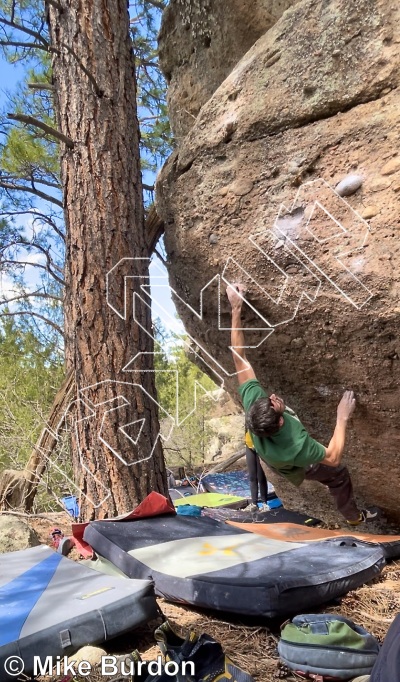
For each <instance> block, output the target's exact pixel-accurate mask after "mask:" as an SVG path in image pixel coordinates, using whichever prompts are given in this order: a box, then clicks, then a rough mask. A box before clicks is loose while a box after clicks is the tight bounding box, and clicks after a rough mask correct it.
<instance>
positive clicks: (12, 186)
mask: <svg viewBox="0 0 400 682" xmlns="http://www.w3.org/2000/svg"><path fill="white" fill-rule="evenodd" d="M0 187H2V188H3V189H12V190H17V191H19V192H29V193H30V194H34V195H35V196H37V197H39V198H40V199H43V200H44V201H49V202H50V203H51V204H55V205H56V206H59V207H60V208H64V207H63V203H62V201H60V200H59V199H56V198H55V197H52V196H51V195H50V194H46V193H45V192H41V191H40V190H39V189H35V188H33V187H25V185H16V184H14V183H13V184H12V183H10V182H3V181H2V180H1V179H0Z"/></svg>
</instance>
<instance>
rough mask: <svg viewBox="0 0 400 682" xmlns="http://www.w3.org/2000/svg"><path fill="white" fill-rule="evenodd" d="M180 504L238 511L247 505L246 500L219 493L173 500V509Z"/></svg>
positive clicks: (200, 494)
mask: <svg viewBox="0 0 400 682" xmlns="http://www.w3.org/2000/svg"><path fill="white" fill-rule="evenodd" d="M182 504H192V505H194V506H195V507H234V508H235V509H240V507H245V506H246V505H247V498H243V497H237V496H236V495H226V494H221V493H199V494H198V495H191V496H190V500H187V499H186V498H185V497H180V498H179V499H177V500H174V505H175V507H179V506H180V505H182Z"/></svg>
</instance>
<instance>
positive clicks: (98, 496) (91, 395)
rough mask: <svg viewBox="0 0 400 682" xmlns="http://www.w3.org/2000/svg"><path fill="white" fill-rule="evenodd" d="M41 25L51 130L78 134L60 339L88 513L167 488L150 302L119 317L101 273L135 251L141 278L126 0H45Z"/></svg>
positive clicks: (112, 510) (68, 170)
mask: <svg viewBox="0 0 400 682" xmlns="http://www.w3.org/2000/svg"><path fill="white" fill-rule="evenodd" d="M48 22H49V29H50V36H51V44H52V47H53V48H54V51H53V83H54V88H55V90H54V93H55V111H56V117H57V123H58V128H59V130H60V132H61V133H62V134H63V135H65V136H66V137H68V138H69V139H71V140H72V141H73V143H74V147H73V149H68V148H67V147H66V146H65V145H64V144H63V143H62V142H61V145H60V154H61V178H62V186H63V194H64V213H65V223H66V234H67V238H66V272H65V280H66V289H65V302H64V310H65V346H66V362H67V368H68V369H72V370H73V372H74V376H75V382H76V386H77V392H76V405H75V411H74V413H73V414H72V415H71V416H72V422H71V424H72V441H73V460H74V461H73V464H74V473H75V479H76V483H77V484H78V486H79V488H80V490H81V498H80V506H81V515H82V518H85V519H86V520H89V519H91V518H105V517H110V516H113V515H115V514H120V513H122V512H127V511H129V510H130V509H132V507H134V506H135V505H136V504H137V503H138V502H139V501H141V500H142V499H143V498H144V497H145V496H146V495H147V494H148V493H149V492H150V491H152V490H157V491H159V492H162V493H165V494H168V492H167V483H166V473H165V464H164V460H163V455H162V448H161V442H160V439H159V422H158V413H157V404H156V402H155V396H156V390H155V382H154V374H153V373H152V371H151V370H152V369H153V362H152V361H153V357H152V355H151V353H152V351H153V345H152V338H151V337H150V335H149V333H150V332H151V314H150V310H149V308H148V307H147V306H145V305H142V304H141V302H140V300H137V301H136V304H135V316H134V315H133V305H132V303H133V299H132V298H130V299H129V300H128V304H127V306H126V311H127V312H126V316H125V319H122V318H121V317H120V316H119V315H118V314H116V312H115V311H114V310H112V308H111V307H110V306H108V305H107V291H106V275H107V273H108V272H109V271H110V270H111V269H112V268H114V267H115V266H116V265H117V263H118V262H119V261H120V260H121V259H122V258H135V259H138V258H139V259H140V258H141V259H143V260H132V261H130V262H129V267H130V271H129V276H130V277H133V279H128V280H126V281H127V282H128V283H130V284H132V289H133V291H134V292H137V293H139V292H140V284H141V283H143V282H145V283H146V280H147V278H148V260H147V256H148V248H147V244H146V236H145V230H144V210H143V200H142V186H141V174H140V161H139V126H138V120H137V112H136V82H135V64H134V56H133V52H132V44H131V40H130V36H129V15H128V9H127V3H126V0H125V1H124V0H114V1H112V0H103V2H101V3H99V2H97V1H96V0H86V1H85V2H81V0H70V1H69V2H68V3H63V12H62V13H60V12H59V10H58V9H57V8H56V7H54V6H50V7H49V8H48ZM125 274H128V273H125ZM124 285H125V280H124V277H123V275H121V276H120V277H119V278H118V277H115V278H114V280H113V281H112V282H111V284H110V287H111V288H112V291H111V294H112V297H113V301H115V302H116V304H117V306H116V307H117V308H118V310H124ZM108 293H109V294H110V290H109V292H108ZM135 357H136V360H135V362H134V363H130V371H129V372H127V371H123V368H124V367H125V366H126V365H127V364H128V363H129V362H130V361H131V360H132V359H133V358H135ZM132 369H133V370H134V371H132ZM134 422H136V424H135V423H134ZM124 426H125V427H126V428H125V429H124V430H122V428H123V427H124Z"/></svg>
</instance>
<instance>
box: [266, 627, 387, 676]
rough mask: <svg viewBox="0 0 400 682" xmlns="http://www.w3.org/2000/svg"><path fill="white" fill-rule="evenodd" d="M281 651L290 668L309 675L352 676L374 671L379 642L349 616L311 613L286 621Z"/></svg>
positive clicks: (279, 649) (282, 631) (282, 632)
mask: <svg viewBox="0 0 400 682" xmlns="http://www.w3.org/2000/svg"><path fill="white" fill-rule="evenodd" d="M278 653H279V656H280V658H281V660H282V661H283V663H284V664H285V665H286V666H287V667H288V668H290V669H291V670H295V671H296V672H299V673H303V674H305V676H308V677H314V679H319V680H324V679H333V680H349V679H352V678H354V677H357V676H359V675H368V674H369V673H370V672H371V670H372V668H373V665H374V663H375V661H376V658H377V656H378V653H379V643H378V641H377V639H375V637H374V636H373V635H371V634H370V633H369V632H367V630H364V628H362V627H360V626H359V625H355V623H353V621H351V620H350V619H348V618H344V617H343V616H337V615H335V614H310V615H302V616H296V617H295V618H293V620H292V622H286V623H284V625H283V626H282V629H281V640H280V642H279V644H278Z"/></svg>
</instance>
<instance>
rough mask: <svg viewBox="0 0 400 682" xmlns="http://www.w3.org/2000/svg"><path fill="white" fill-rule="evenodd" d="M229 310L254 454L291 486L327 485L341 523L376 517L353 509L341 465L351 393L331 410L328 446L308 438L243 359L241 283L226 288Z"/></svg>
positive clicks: (347, 478) (373, 512)
mask: <svg viewBox="0 0 400 682" xmlns="http://www.w3.org/2000/svg"><path fill="white" fill-rule="evenodd" d="M226 293H227V296H228V299H229V302H230V304H231V308H232V328H231V344H232V346H231V347H232V354H233V360H234V363H235V369H236V372H237V375H238V380H239V394H240V396H241V399H242V402H243V407H244V409H245V412H246V429H247V430H249V431H250V433H251V437H252V439H253V442H254V447H255V450H256V452H257V454H258V456H259V457H260V458H261V459H262V460H263V461H264V462H265V463H266V464H267V465H268V467H270V468H271V469H273V470H274V471H276V472H277V473H278V474H280V475H281V476H284V477H285V478H287V479H288V480H289V481H290V482H291V483H293V484H294V485H296V486H299V485H301V483H302V482H303V480H304V479H306V480H308V481H318V482H319V483H322V484H324V485H325V486H327V487H328V489H329V492H330V494H331V495H332V497H333V498H334V500H335V503H336V507H337V509H338V510H339V512H340V513H341V514H342V515H343V516H344V518H345V519H346V521H347V523H348V524H350V525H351V526H357V525H358V524H359V523H363V522H365V521H372V520H375V519H377V518H378V510H376V509H362V510H359V509H358V507H357V504H356V502H355V500H354V495H353V486H352V482H351V478H350V474H349V472H348V470H347V467H345V466H344V465H342V464H341V460H342V456H343V450H344V444H345V436H346V428H347V424H348V420H349V419H350V417H351V415H352V414H353V412H354V409H355V404H356V401H355V398H354V393H353V391H345V393H344V395H343V397H342V399H341V401H340V403H339V405H338V408H337V420H336V427H335V430H334V433H333V436H332V438H331V440H330V443H329V445H328V447H324V446H323V445H321V443H318V442H317V441H316V440H314V439H313V438H311V436H310V435H309V433H308V432H307V431H306V429H305V428H304V426H303V425H302V423H301V422H300V420H299V419H297V418H296V417H293V416H292V415H290V414H289V413H288V412H287V411H286V406H285V403H284V402H283V400H282V398H279V397H278V396H277V395H275V393H273V394H272V395H270V396H269V397H268V396H267V394H266V392H265V391H264V389H263V388H262V387H261V385H260V383H259V382H258V381H257V379H256V375H255V373H254V370H253V368H252V367H251V365H250V363H249V362H248V360H247V358H246V353H245V341H244V333H243V330H242V322H241V314H242V304H243V296H244V293H245V290H244V287H243V286H242V285H241V284H232V285H230V286H228V288H227V290H226Z"/></svg>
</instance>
